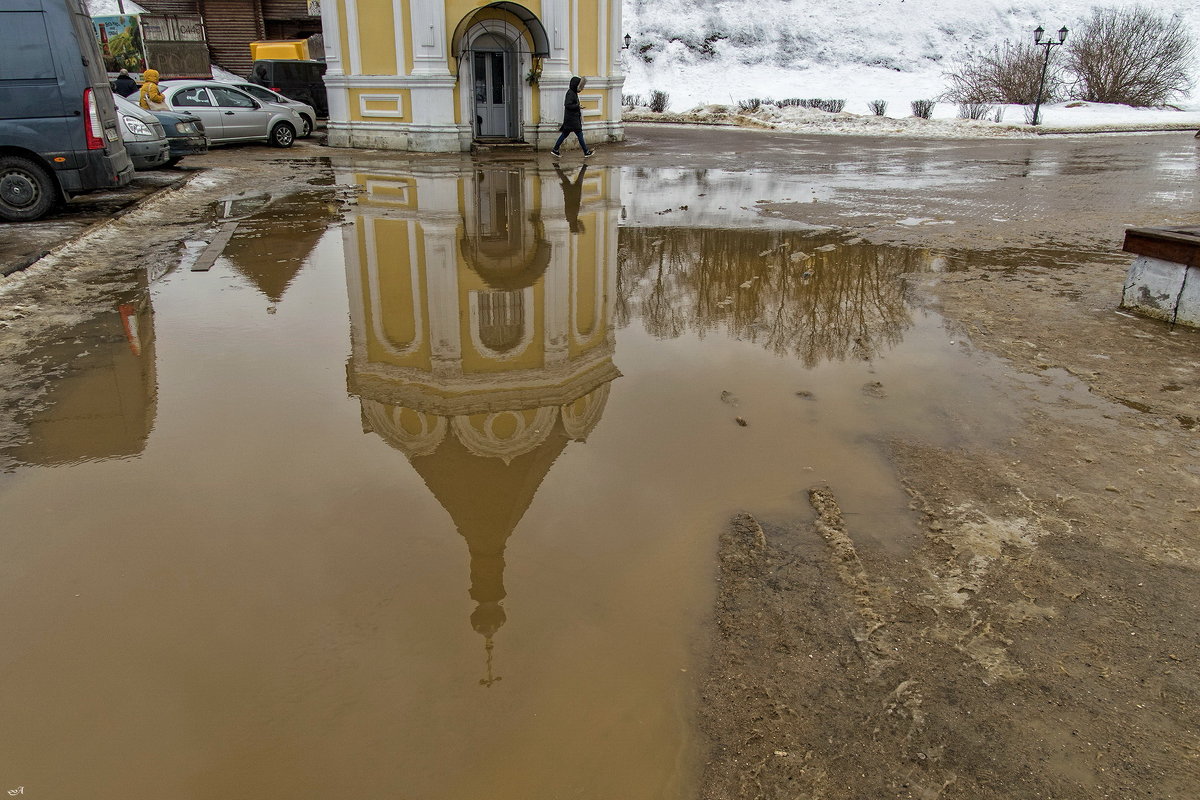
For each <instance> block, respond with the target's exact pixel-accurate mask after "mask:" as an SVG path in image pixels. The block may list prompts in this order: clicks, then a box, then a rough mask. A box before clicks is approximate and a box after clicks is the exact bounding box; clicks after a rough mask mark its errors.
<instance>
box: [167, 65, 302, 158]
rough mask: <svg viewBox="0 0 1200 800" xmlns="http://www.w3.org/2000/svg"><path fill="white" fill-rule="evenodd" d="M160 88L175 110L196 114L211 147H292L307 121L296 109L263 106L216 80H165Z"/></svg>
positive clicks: (272, 105) (273, 105) (259, 102)
mask: <svg viewBox="0 0 1200 800" xmlns="http://www.w3.org/2000/svg"><path fill="white" fill-rule="evenodd" d="M159 88H160V89H161V90H162V93H163V94H164V95H166V98H167V103H168V104H169V105H170V106H171V108H172V109H174V110H175V111H186V112H188V113H190V114H195V115H196V116H197V117H199V118H200V120H201V121H202V122H203V123H204V133H205V135H207V136H208V138H209V141H210V142H211V143H212V144H227V143H229V142H267V143H268V144H271V145H273V146H275V147H291V146H292V143H293V142H295V141H296V134H297V133H299V132H300V131H301V130H303V129H304V120H303V119H302V118H301V117H300V115H299V114H298V113H296V112H295V111H294V110H293V109H291V108H289V107H287V106H281V105H276V104H274V103H263V102H261V101H259V100H255V99H254V98H253V97H251V96H250V95H248V94H246V93H245V92H243V91H240V90H239V89H235V88H234V87H232V86H229V85H227V84H223V83H218V82H216V81H163V82H162V83H161V84H160V85H159Z"/></svg>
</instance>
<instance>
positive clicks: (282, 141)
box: [268, 122, 296, 147]
mask: <svg viewBox="0 0 1200 800" xmlns="http://www.w3.org/2000/svg"><path fill="white" fill-rule="evenodd" d="M268 141H269V142H270V143H271V146H272V147H291V146H292V143H293V142H295V141H296V129H295V128H293V127H292V126H291V124H289V123H287V122H279V123H276V125H275V127H274V128H271V136H270V138H269V139H268Z"/></svg>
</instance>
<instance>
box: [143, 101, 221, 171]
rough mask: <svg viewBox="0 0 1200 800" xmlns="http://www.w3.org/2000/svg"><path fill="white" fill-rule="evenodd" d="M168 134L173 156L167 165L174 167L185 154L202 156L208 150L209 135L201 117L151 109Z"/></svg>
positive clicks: (168, 142)
mask: <svg viewBox="0 0 1200 800" xmlns="http://www.w3.org/2000/svg"><path fill="white" fill-rule="evenodd" d="M150 113H151V114H153V115H154V116H155V117H156V118H157V119H158V121H159V123H160V124H161V125H162V126H163V132H165V133H166V134H167V144H169V145H170V146H171V157H170V158H169V159H167V166H168V167H173V166H175V165H176V164H178V163H179V162H180V160H181V159H182V158H183V157H184V156H201V155H204V154H205V153H207V152H208V137H207V136H205V135H204V123H203V122H202V121H201V120H200V118H199V117H197V116H194V115H192V114H187V113H183V114H181V113H179V112H177V111H151V112H150Z"/></svg>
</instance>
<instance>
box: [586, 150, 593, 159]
mask: <svg viewBox="0 0 1200 800" xmlns="http://www.w3.org/2000/svg"><path fill="white" fill-rule="evenodd" d="M595 154H596V151H595V150H588V151H587V152H586V153H584V154H583V157H584V158H591V157H592V156H593V155H595Z"/></svg>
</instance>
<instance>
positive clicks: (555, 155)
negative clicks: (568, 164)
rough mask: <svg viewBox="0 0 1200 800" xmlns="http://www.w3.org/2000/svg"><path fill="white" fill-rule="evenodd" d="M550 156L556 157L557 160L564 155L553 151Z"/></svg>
mask: <svg viewBox="0 0 1200 800" xmlns="http://www.w3.org/2000/svg"><path fill="white" fill-rule="evenodd" d="M550 155H552V156H554V157H555V158H558V157H559V156H561V155H562V153H560V152H558V151H557V150H551V151H550Z"/></svg>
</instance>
